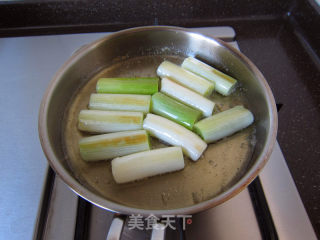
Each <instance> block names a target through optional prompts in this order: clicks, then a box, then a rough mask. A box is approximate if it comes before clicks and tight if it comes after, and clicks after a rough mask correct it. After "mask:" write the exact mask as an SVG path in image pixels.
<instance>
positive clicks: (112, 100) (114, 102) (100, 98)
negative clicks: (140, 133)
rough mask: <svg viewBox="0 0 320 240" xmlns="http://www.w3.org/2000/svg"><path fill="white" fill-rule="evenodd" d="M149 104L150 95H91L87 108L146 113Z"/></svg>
mask: <svg viewBox="0 0 320 240" xmlns="http://www.w3.org/2000/svg"><path fill="white" fill-rule="evenodd" d="M150 103H151V96H150V95H138V94H108V93H100V94H99V93H93V94H91V96H90V101H89V108H90V109H96V110H116V111H134V112H143V113H148V112H149V111H150Z"/></svg>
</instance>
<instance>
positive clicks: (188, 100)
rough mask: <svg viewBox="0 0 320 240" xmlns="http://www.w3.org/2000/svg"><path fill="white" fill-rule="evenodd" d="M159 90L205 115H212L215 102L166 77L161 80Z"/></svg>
mask: <svg viewBox="0 0 320 240" xmlns="http://www.w3.org/2000/svg"><path fill="white" fill-rule="evenodd" d="M161 92H163V93H165V94H167V95H169V96H170V97H172V98H175V99H177V100H179V101H181V102H183V103H185V104H186V105H188V106H190V107H194V108H196V109H198V110H200V111H201V112H202V114H203V116H205V117H209V116H211V115H212V112H213V109H214V105H215V103H214V102H213V101H210V100H209V99H207V98H205V97H203V96H201V95H200V94H198V93H196V92H193V91H191V90H189V89H188V88H185V87H183V86H181V85H179V84H177V83H175V82H173V81H171V80H170V79H168V78H163V79H162V80H161Z"/></svg>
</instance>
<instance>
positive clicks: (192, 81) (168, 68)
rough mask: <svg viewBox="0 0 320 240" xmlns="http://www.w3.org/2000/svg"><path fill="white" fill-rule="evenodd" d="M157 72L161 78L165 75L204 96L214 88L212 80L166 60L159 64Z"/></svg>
mask: <svg viewBox="0 0 320 240" xmlns="http://www.w3.org/2000/svg"><path fill="white" fill-rule="evenodd" d="M157 74H158V75H159V76H160V77H162V78H164V77H167V78H170V79H173V80H174V81H176V82H178V83H180V84H181V85H183V86H185V87H187V88H189V89H191V90H193V91H195V92H197V93H199V94H201V95H204V96H209V95H210V94H211V93H212V91H213V89H214V84H213V83H212V82H210V81H208V80H206V79H204V78H202V77H199V76H198V75H196V74H193V73H192V72H189V71H188V70H186V69H183V68H182V67H180V66H178V65H176V64H174V63H171V62H168V61H164V62H162V63H161V64H160V66H159V67H158V69H157Z"/></svg>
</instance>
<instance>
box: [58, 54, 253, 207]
mask: <svg viewBox="0 0 320 240" xmlns="http://www.w3.org/2000/svg"><path fill="white" fill-rule="evenodd" d="M163 60H170V61H172V62H175V63H177V64H180V63H181V62H182V58H181V57H178V56H168V55H157V56H140V57H132V58H127V59H123V60H120V61H119V62H117V63H114V64H112V65H111V66H109V67H107V68H105V69H103V70H102V71H100V72H99V73H98V74H96V75H95V76H94V77H93V78H91V79H90V80H89V81H88V82H87V83H86V84H85V85H84V86H83V87H81V88H80V89H79V90H78V91H77V94H76V95H75V96H74V97H73V98H72V101H71V104H70V105H69V108H68V109H67V111H66V113H65V116H64V121H63V124H64V127H63V128H62V129H63V132H62V138H63V139H62V144H63V149H64V154H65V159H66V161H67V163H68V165H69V167H70V169H71V171H72V172H73V174H74V175H75V176H76V178H77V179H78V181H79V182H80V183H81V184H82V185H84V186H85V187H87V188H89V189H90V190H91V191H93V192H95V193H96V194H99V195H100V196H102V197H104V198H106V199H108V200H110V201H113V202H116V203H119V204H123V205H125V206H129V207H135V208H140V209H151V210H152V209H154V210H156V209H175V208H183V207H187V206H191V205H194V204H195V203H199V202H202V201H205V200H209V199H212V198H213V197H215V196H217V195H218V194H220V193H221V192H223V191H225V190H226V189H228V188H229V187H230V186H231V185H232V184H234V183H235V182H236V181H237V180H239V178H240V177H241V176H242V175H243V174H244V172H245V171H246V169H247V166H248V164H249V161H250V159H251V157H252V153H253V150H254V146H255V132H256V131H255V126H254V125H253V126H251V127H249V128H247V129H245V130H243V131H241V132H239V133H237V134H235V135H233V136H231V137H227V138H225V139H223V140H221V141H218V142H217V143H214V144H210V145H209V146H208V148H207V150H206V151H205V153H204V155H203V156H202V157H201V158H200V159H199V160H198V161H197V162H193V161H191V160H190V159H188V158H187V157H185V169H184V170H182V171H178V172H174V173H169V174H165V175H161V176H155V177H152V178H148V179H144V180H141V181H137V182H133V183H128V184H120V185H119V184H116V183H115V181H114V180H113V177H112V173H111V164H110V161H100V162H92V163H86V162H85V161H83V160H82V159H81V157H80V154H79V148H78V141H79V139H81V138H82V137H84V136H89V134H86V133H83V132H80V131H79V130H78V129H77V121H78V120H77V119H78V114H79V112H80V110H81V109H86V108H87V106H88V102H89V97H90V94H91V93H94V92H95V86H96V82H97V80H98V79H99V78H100V77H139V76H140V77H153V76H156V69H157V67H158V66H159V64H160V63H161V62H162V61H163ZM244 92H245V91H243V89H242V88H241V87H239V88H238V89H237V91H236V92H235V93H233V94H232V95H231V96H229V97H223V96H221V95H219V94H216V93H214V94H213V96H212V97H211V98H212V100H213V101H215V102H216V110H215V111H216V112H219V111H222V110H226V109H229V108H230V107H233V106H235V105H239V104H242V105H244V106H248V99H247V98H246V97H245V94H244ZM151 142H152V148H160V147H165V146H166V145H165V144H164V143H161V142H159V141H158V140H156V139H153V138H152V139H151Z"/></svg>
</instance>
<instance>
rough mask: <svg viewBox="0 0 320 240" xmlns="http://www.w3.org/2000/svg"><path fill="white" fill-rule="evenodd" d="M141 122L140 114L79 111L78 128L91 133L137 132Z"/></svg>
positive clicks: (141, 116)
mask: <svg viewBox="0 0 320 240" xmlns="http://www.w3.org/2000/svg"><path fill="white" fill-rule="evenodd" d="M142 121H143V113H142V112H126V111H100V110H81V111H80V114H79V124H78V128H79V129H80V130H81V131H86V132H92V133H108V132H118V131H127V130H138V129H142Z"/></svg>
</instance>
